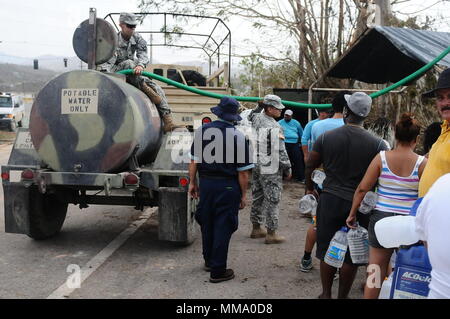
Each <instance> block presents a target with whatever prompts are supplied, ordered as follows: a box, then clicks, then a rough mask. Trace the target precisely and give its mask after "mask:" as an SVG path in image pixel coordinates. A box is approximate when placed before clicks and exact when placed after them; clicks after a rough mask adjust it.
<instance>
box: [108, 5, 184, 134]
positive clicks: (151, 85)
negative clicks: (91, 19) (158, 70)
mask: <svg viewBox="0 0 450 319" xmlns="http://www.w3.org/2000/svg"><path fill="white" fill-rule="evenodd" d="M137 24H138V21H137V19H136V16H135V15H134V14H132V13H126V12H124V13H121V14H120V17H119V27H120V29H121V31H120V32H119V33H118V38H119V44H118V46H117V49H116V52H115V53H114V56H113V57H112V58H111V59H110V60H109V61H108V62H106V63H104V64H102V65H101V66H100V70H102V71H106V72H114V73H115V72H118V71H121V70H126V69H132V70H134V75H128V76H127V82H128V83H130V84H132V85H133V86H135V87H137V88H138V89H140V90H141V91H142V92H144V93H145V94H146V95H147V96H148V97H149V98H150V100H151V101H152V102H153V103H154V104H155V105H156V108H157V109H158V112H159V115H160V116H161V118H162V120H163V122H164V132H170V131H172V130H173V129H174V128H176V127H177V126H175V125H174V124H173V120H172V114H171V111H170V108H169V104H168V103H167V99H166V96H165V94H164V91H163V90H162V89H161V87H160V86H159V85H157V84H156V83H155V82H153V81H152V80H150V79H149V78H148V77H145V76H142V75H141V74H142V72H143V71H144V69H145V67H146V66H147V64H148V63H149V59H148V55H147V42H146V41H145V40H144V38H143V37H142V36H141V35H140V34H139V33H137V32H135V29H136V25H137ZM135 54H136V57H135Z"/></svg>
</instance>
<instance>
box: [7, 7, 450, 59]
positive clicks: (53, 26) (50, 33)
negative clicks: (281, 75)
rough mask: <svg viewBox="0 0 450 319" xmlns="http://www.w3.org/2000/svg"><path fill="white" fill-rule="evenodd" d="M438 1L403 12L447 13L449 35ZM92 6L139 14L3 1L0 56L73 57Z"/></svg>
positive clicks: (238, 30)
mask: <svg viewBox="0 0 450 319" xmlns="http://www.w3.org/2000/svg"><path fill="white" fill-rule="evenodd" d="M435 2H437V1H436V0H427V1H424V0H414V3H415V5H408V7H407V8H403V12H414V11H418V10H423V9H425V10H424V11H422V12H421V14H428V15H433V16H436V15H437V14H444V16H445V15H446V20H445V22H444V23H443V24H441V26H440V27H441V31H449V32H450V27H449V25H450V2H447V4H445V5H444V4H441V5H439V6H434V7H432V8H430V9H426V8H427V7H428V6H430V5H432V4H433V3H435ZM91 7H94V8H96V9H97V16H98V17H99V18H103V17H105V16H106V14H108V13H113V12H122V11H131V12H138V9H137V1H135V0H64V1H62V0H0V41H1V43H0V54H7V55H15V56H21V57H37V56H40V55H47V54H50V55H58V56H74V55H75V53H74V51H73V49H72V36H73V32H74V30H75V28H76V27H77V26H78V25H79V24H80V23H81V22H82V21H83V20H85V19H87V18H88V17H89V8H91ZM399 17H401V18H405V16H401V15H400V16H399ZM230 28H231V32H232V35H233V39H234V40H233V44H238V43H237V42H238V41H239V36H241V35H242V25H241V23H240V22H233V23H231V25H230ZM156 58H158V57H156Z"/></svg>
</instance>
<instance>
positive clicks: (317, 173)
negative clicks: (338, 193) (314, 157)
mask: <svg viewBox="0 0 450 319" xmlns="http://www.w3.org/2000/svg"><path fill="white" fill-rule="evenodd" d="M326 177H327V176H326V175H325V173H324V172H323V171H321V170H319V169H315V170H314V171H313V172H312V174H311V179H312V181H313V182H314V183H316V184H317V185H322V184H323V181H324V180H325V178H326Z"/></svg>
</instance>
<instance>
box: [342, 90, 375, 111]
mask: <svg viewBox="0 0 450 319" xmlns="http://www.w3.org/2000/svg"><path fill="white" fill-rule="evenodd" d="M344 98H345V100H346V101H347V105H348V107H349V109H350V110H351V111H352V112H353V113H355V114H356V115H358V116H361V117H366V116H367V115H369V113H370V109H371V108H372V98H371V97H370V96H368V95H367V94H366V93H364V92H355V93H353V94H351V95H350V94H345V95H344Z"/></svg>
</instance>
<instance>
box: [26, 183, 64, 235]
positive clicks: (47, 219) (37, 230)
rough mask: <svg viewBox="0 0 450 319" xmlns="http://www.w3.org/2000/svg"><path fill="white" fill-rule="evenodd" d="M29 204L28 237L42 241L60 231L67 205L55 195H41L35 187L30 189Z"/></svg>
mask: <svg viewBox="0 0 450 319" xmlns="http://www.w3.org/2000/svg"><path fill="white" fill-rule="evenodd" d="M29 204H30V205H29V222H30V231H29V234H28V236H29V237H31V238H33V239H36V240H43V239H47V238H50V237H53V236H55V235H56V234H58V233H59V232H60V231H61V228H62V225H63V224H64V220H65V219H66V214H67V206H68V203H65V202H61V201H60V200H58V198H57V197H56V196H55V195H47V194H41V193H39V191H38V190H37V188H36V187H32V188H30V198H29Z"/></svg>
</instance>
